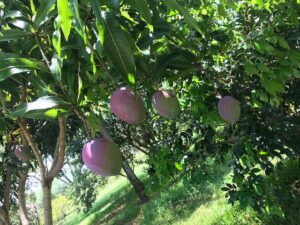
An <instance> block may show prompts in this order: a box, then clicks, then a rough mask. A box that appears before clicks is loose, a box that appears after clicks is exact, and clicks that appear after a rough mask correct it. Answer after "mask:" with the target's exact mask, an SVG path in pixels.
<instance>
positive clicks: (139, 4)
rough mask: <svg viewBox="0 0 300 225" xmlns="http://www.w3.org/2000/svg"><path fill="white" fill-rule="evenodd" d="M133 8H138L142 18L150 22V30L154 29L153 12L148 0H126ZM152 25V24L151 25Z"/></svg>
mask: <svg viewBox="0 0 300 225" xmlns="http://www.w3.org/2000/svg"><path fill="white" fill-rule="evenodd" d="M126 1H127V2H128V3H129V5H131V7H132V8H134V9H136V10H137V11H138V12H139V13H140V16H141V18H142V19H143V20H144V21H145V22H146V23H147V24H148V27H149V29H150V31H153V26H152V20H151V12H150V9H149V6H148V4H147V2H146V0H126ZM149 25H150V26H149Z"/></svg>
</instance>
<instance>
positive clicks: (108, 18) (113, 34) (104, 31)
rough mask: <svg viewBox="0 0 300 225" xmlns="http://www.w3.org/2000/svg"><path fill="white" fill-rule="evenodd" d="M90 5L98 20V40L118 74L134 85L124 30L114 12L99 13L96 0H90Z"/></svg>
mask: <svg viewBox="0 0 300 225" xmlns="http://www.w3.org/2000/svg"><path fill="white" fill-rule="evenodd" d="M92 6H93V9H94V13H95V15H96V18H97V21H98V23H97V27H98V32H99V36H100V42H101V44H102V46H103V47H104V50H105V51H106V53H107V56H108V57H109V59H110V60H111V62H112V63H113V65H114V66H115V68H116V69H117V70H118V71H119V72H120V74H121V75H123V77H124V78H125V79H126V80H128V82H129V83H130V84H131V85H134V84H135V78H134V74H135V61H134V55H133V51H132V49H131V48H130V44H129V42H128V40H127V39H126V36H125V34H124V31H123V30H122V29H121V27H120V25H119V23H118V21H117V19H116V18H115V16H114V14H112V13H108V14H106V15H102V14H101V12H100V6H99V2H98V1H97V0H93V1H92Z"/></svg>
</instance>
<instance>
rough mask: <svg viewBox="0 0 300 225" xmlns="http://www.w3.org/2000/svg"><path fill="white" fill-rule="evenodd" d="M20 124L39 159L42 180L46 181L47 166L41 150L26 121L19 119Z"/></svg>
mask: <svg viewBox="0 0 300 225" xmlns="http://www.w3.org/2000/svg"><path fill="white" fill-rule="evenodd" d="M18 124H19V127H20V128H21V131H22V133H23V134H24V136H25V137H26V140H27V141H28V144H29V145H30V147H31V149H32V151H33V153H34V156H35V158H36V159H37V162H38V166H39V168H40V170H41V180H42V181H44V179H45V176H46V168H45V165H44V162H43V158H42V155H41V153H40V150H39V149H38V147H37V146H36V144H35V142H34V141H33V139H32V136H31V134H30V132H29V131H28V129H27V128H26V124H25V123H24V122H22V121H21V120H19V121H18Z"/></svg>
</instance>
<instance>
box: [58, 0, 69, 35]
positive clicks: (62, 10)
mask: <svg viewBox="0 0 300 225" xmlns="http://www.w3.org/2000/svg"><path fill="white" fill-rule="evenodd" d="M57 10H58V15H59V23H60V25H61V29H62V31H63V33H64V35H65V38H66V40H68V38H69V35H70V32H71V27H72V11H71V7H70V5H69V1H68V0H57Z"/></svg>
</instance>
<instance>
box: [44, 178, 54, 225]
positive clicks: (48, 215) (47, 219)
mask: <svg viewBox="0 0 300 225" xmlns="http://www.w3.org/2000/svg"><path fill="white" fill-rule="evenodd" d="M51 185H52V181H50V182H49V181H48V182H46V184H43V185H42V190H43V208H44V225H53V219H52V203H51Z"/></svg>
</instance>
